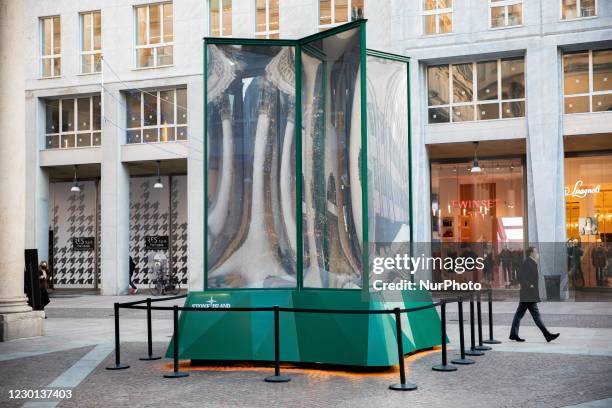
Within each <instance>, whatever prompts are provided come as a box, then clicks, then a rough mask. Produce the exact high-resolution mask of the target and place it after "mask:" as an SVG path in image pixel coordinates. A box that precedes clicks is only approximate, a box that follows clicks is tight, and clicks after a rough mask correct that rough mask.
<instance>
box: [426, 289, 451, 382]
mask: <svg viewBox="0 0 612 408" xmlns="http://www.w3.org/2000/svg"><path fill="white" fill-rule="evenodd" d="M440 322H441V327H442V342H441V344H442V364H438V365H435V366H433V367H431V369H432V370H434V371H457V367H455V366H453V365H450V364H448V363H447V361H446V301H445V300H444V299H442V300H441V301H440Z"/></svg>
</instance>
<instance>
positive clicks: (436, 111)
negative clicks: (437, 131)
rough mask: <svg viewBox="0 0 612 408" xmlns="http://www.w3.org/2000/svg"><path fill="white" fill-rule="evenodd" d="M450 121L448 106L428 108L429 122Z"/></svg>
mask: <svg viewBox="0 0 612 408" xmlns="http://www.w3.org/2000/svg"><path fill="white" fill-rule="evenodd" d="M446 122H450V108H429V123H446Z"/></svg>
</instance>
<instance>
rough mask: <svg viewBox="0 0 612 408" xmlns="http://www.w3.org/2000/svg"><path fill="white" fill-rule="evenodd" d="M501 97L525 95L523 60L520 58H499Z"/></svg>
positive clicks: (512, 97)
mask: <svg viewBox="0 0 612 408" xmlns="http://www.w3.org/2000/svg"><path fill="white" fill-rule="evenodd" d="M501 84H502V99H521V98H524V97H525V60H524V59H523V58H522V57H521V58H512V59H502V60H501Z"/></svg>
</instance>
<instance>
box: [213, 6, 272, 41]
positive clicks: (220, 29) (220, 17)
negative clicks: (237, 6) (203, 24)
mask: <svg viewBox="0 0 612 408" xmlns="http://www.w3.org/2000/svg"><path fill="white" fill-rule="evenodd" d="M277 9H278V6H277ZM209 10H210V17H209V21H210V35H211V36H213V37H229V36H231V35H232V0H210V4H209Z"/></svg>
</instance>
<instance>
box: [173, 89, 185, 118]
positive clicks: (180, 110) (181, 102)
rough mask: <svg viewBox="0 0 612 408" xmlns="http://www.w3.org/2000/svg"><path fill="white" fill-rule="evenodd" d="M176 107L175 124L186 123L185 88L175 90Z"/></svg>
mask: <svg viewBox="0 0 612 408" xmlns="http://www.w3.org/2000/svg"><path fill="white" fill-rule="evenodd" d="M176 105H177V106H176V114H177V115H178V118H177V121H176V123H179V124H183V123H187V113H188V112H187V88H179V89H177V90H176Z"/></svg>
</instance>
